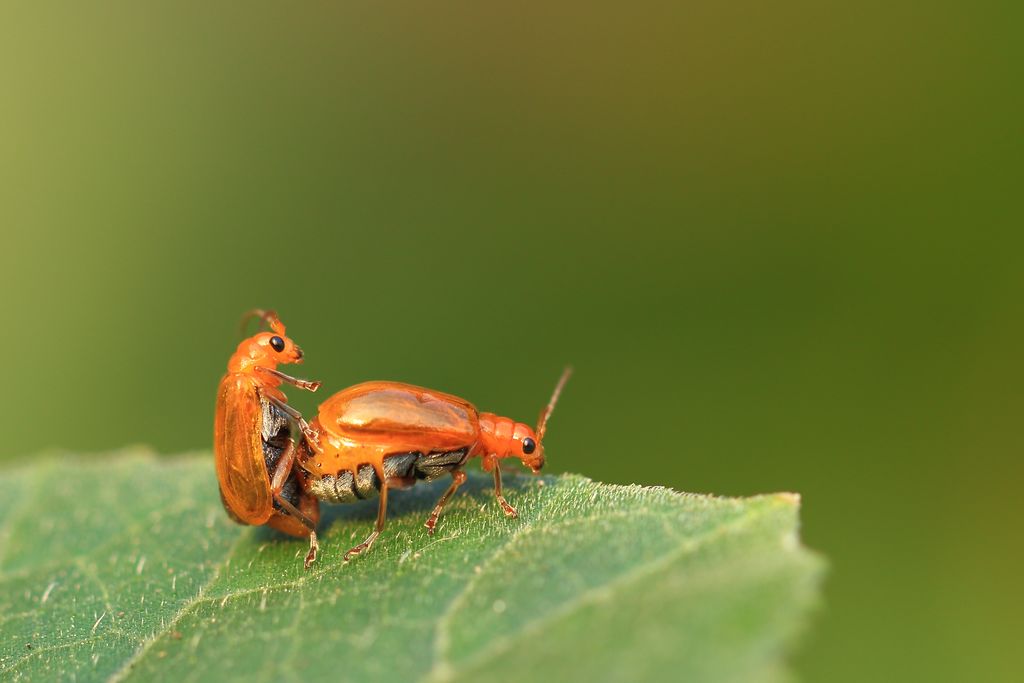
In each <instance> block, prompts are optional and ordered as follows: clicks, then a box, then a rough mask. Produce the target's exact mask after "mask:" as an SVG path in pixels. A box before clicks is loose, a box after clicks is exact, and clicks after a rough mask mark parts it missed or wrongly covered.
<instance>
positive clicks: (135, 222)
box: [0, 1, 1024, 681]
mask: <svg viewBox="0 0 1024 683" xmlns="http://www.w3.org/2000/svg"><path fill="white" fill-rule="evenodd" d="M143 5H145V7H143ZM848 5H849V6H846V5H843V4H839V3H830V4H824V5H823V4H821V3H815V2H800V1H788V2H784V3H782V4H777V3H776V4H770V3H768V4H766V3H756V2H739V3H701V4H695V3H631V4H630V3H619V4H616V5H613V6H610V7H609V6H604V5H598V4H580V5H571V4H568V3H557V2H544V3H517V4H516V5H515V6H508V5H500V6H499V5H494V4H492V3H478V4H476V5H475V6H468V7H467V6H461V5H455V4H448V3H436V2H431V3H416V2H409V3H407V2H399V3H387V4H381V3H350V4H347V5H346V6H344V7H341V8H338V7H329V6H328V5H327V4H326V3H311V4H307V5H305V6H302V7H298V6H291V5H289V4H286V3H246V4H245V5H244V6H243V5H224V6H216V5H212V4H209V3H169V4H168V5H166V6H163V7H157V6H155V5H152V4H149V3H127V2H126V3H123V4H120V5H110V4H105V3H103V4H99V3H83V4H77V3H75V4H72V3H63V4H57V5H49V4H44V3H32V4H31V5H29V4H25V5H22V4H20V3H18V4H15V3H4V4H2V5H0V86H2V91H0V102H2V106H0V230H2V234H3V242H2V252H0V266H2V274H3V283H4V287H3V295H2V296H3V299H2V302H3V307H2V313H3V318H4V333H3V340H4V349H5V353H6V355H7V358H8V361H7V370H6V371H5V386H6V389H5V392H4V395H5V396H4V398H3V404H2V405H3V411H2V413H3V430H4V433H5V434H6V436H5V439H4V446H3V448H2V451H0V456H2V458H4V459H6V460H7V461H9V462H14V461H25V460H30V459H31V458H32V454H33V453H36V452H38V451H40V450H43V449H47V448H51V447H61V448H68V449H75V450H84V451H103V450H107V449H111V448H113V447H117V446H121V445H124V444H128V443H146V444H151V445H152V446H153V447H154V448H156V449H158V450H160V451H162V452H167V453H173V452H180V451H185V450H196V449H205V448H208V447H209V444H210V440H211V430H212V409H213V401H214V390H215V387H216V383H217V381H218V379H219V377H220V375H221V374H222V372H223V370H224V366H225V363H226V361H227V358H228V355H229V354H230V353H231V351H232V350H233V348H234V346H235V344H236V343H237V336H236V335H237V323H238V318H239V316H240V314H241V313H242V312H243V311H244V310H246V309H248V308H251V307H254V306H263V307H273V308H276V309H278V310H279V311H280V313H281V315H282V317H283V319H284V321H285V322H286V323H287V325H288V330H289V333H290V334H291V335H292V336H293V337H294V338H295V339H296V341H298V343H300V344H301V345H302V346H303V347H304V348H305V350H306V352H307V357H308V361H307V363H306V364H305V365H304V366H303V367H301V368H298V369H297V372H296V374H299V375H301V376H305V377H311V378H315V379H321V380H324V382H325V384H326V389H327V390H330V391H333V390H335V389H339V388H342V387H344V386H347V385H349V384H352V383H355V382H358V381H362V380H367V379H401V380H405V381H409V382H414V383H419V384H424V385H428V386H431V387H435V388H438V389H443V390H446V391H450V392H453V393H456V394H459V395H462V396H465V397H467V398H469V399H470V400H472V401H474V402H475V403H476V404H477V405H478V406H480V407H481V408H483V409H487V410H494V411H498V412H502V413H505V414H508V415H510V416H513V417H517V418H518V419H522V420H526V421H532V420H533V419H534V416H535V415H536V413H537V411H538V410H539V408H540V407H541V405H542V404H543V403H544V401H545V400H546V399H547V397H548V394H549V392H550V390H551V387H552V385H553V383H554V381H555V379H556V378H557V376H558V373H559V371H560V370H561V368H562V366H563V365H564V364H566V363H569V362H571V363H572V364H574V365H575V366H576V370H577V373H576V375H575V377H574V378H573V380H572V382H571V383H570V385H569V386H568V388H567V390H566V392H565V395H564V397H563V401H562V403H561V405H560V406H559V409H558V410H557V411H556V413H555V416H554V418H553V420H552V422H551V429H550V433H549V438H548V439H547V450H548V462H549V464H550V468H551V470H553V471H556V472H558V471H576V472H581V473H584V474H587V475H589V476H591V477H593V478H595V479H599V480H605V481H611V482H623V483H626V482H642V483H648V484H665V485H669V486H672V487H675V488H679V489H683V490H688V491H700V492H714V493H720V494H730V495H741V494H751V493H756V492H763V491H775V490H792V491H799V492H801V493H802V494H803V496H804V511H803V518H804V536H805V539H806V542H807V543H808V544H809V545H810V546H812V547H814V548H816V549H818V550H820V551H822V552H823V553H824V554H826V555H827V556H828V557H829V558H830V562H831V566H832V569H831V572H830V576H829V579H828V583H827V587H826V604H825V606H824V608H823V609H822V610H821V612H820V613H819V614H818V616H817V618H816V620H815V621H814V623H813V626H812V627H811V629H810V631H809V635H808V637H807V639H806V640H805V642H804V644H803V647H802V648H801V650H800V653H799V655H798V656H797V658H796V663H797V668H798V671H799V672H800V673H801V674H802V675H803V677H804V678H806V679H808V680H814V681H825V680H828V681H863V680H900V679H908V680H909V679H914V680H999V679H1007V680H1009V679H1011V678H1014V677H1016V676H1019V674H1020V672H1021V671H1022V670H1024V656H1022V651H1021V648H1020V646H1019V637H1020V635H1021V633H1022V632H1024V631H1022V627H1024V623H1022V622H1024V618H1022V616H1021V615H1022V611H1021V610H1020V605H1021V604H1022V603H1021V599H1022V597H1024V596H1022V594H1021V590H1020V588H1019V586H1018V584H1019V581H1020V576H1021V573H1022V569H1024V566H1022V565H1024V547H1022V544H1021V522H1022V521H1024V514H1022V512H1024V504H1022V502H1021V493H1020V491H1019V487H1020V485H1021V483H1022V482H1024V476H1022V475H1024V459H1022V457H1021V456H1022V453H1024V438H1022V433H1024V428H1022V427H1024V425H1022V421H1021V415H1022V411H1024V389H1022V387H1024V362H1022V360H1021V357H1022V353H1021V351H1022V342H1024V321H1022V305H1021V304H1022V295H1024V277H1022V270H1021V268H1022V265H1024V252H1022V247H1024V240H1022V238H1021V229H1022V221H1021V211H1020V201H1021V200H1020V192H1021V189H1020V188H1021V180H1022V175H1021V169H1020V163H1021V158H1022V157H1021V152H1022V140H1024V135H1022V126H1021V121H1022V120H1024V119H1022V117H1021V114H1022V109H1024V108H1022V106H1021V105H1022V96H1021V93H1022V90H1021V81H1020V78H1019V77H1020V73H1021V67H1022V66H1024V59H1022V57H1024V48H1022V47H1021V45H1022V43H1021V41H1020V26H1021V21H1020V20H1021V18H1022V16H1021V12H1020V11H1019V10H1018V9H1017V8H1016V6H1014V5H1012V4H1010V3H1007V4H1006V5H1005V7H1003V6H999V5H984V4H971V5H970V6H968V5H967V4H963V3H928V5H927V9H922V7H923V6H914V5H912V4H911V3H870V2H869V3H848ZM285 369H288V368H285ZM290 395H291V398H292V402H293V403H294V404H295V405H297V406H298V407H299V408H300V409H301V410H303V411H305V412H307V413H312V412H313V411H314V410H315V406H316V404H317V399H322V398H323V397H324V396H325V395H326V393H325V394H321V395H318V396H315V397H314V396H311V395H308V394H304V393H301V392H297V391H291V392H290ZM211 477H212V474H211ZM212 485H213V484H212V479H211V486H212ZM125 494H126V495H130V492H127V491H126V492H125Z"/></svg>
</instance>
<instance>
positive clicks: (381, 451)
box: [299, 368, 570, 567]
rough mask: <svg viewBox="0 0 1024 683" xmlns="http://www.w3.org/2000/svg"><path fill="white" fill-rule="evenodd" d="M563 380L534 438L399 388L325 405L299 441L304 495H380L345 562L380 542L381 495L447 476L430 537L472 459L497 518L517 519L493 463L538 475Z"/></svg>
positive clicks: (337, 397) (450, 399)
mask: <svg viewBox="0 0 1024 683" xmlns="http://www.w3.org/2000/svg"><path fill="white" fill-rule="evenodd" d="M569 374H570V369H569V368H566V370H565V372H563V373H562V377H561V379H559V381H558V384H557V385H556V386H555V391H554V393H553V394H552V396H551V400H550V401H549V402H548V405H547V407H546V408H545V409H544V410H543V411H541V414H540V419H539V421H538V423H537V429H536V431H534V430H533V429H532V428H531V427H530V426H529V425H525V424H523V423H521V422H516V421H514V420H512V419H510V418H507V417H500V416H498V415H495V414H493V413H481V412H478V411H477V409H476V408H474V407H473V405H472V404H470V403H469V402H467V401H465V400H463V399H461V398H458V397H456V396H451V395H449V394H444V393H441V392H439V391H432V390H430V389H424V388H422V387H416V386H412V385H411V384H402V383H400V382H367V383H365V384H357V385H356V386H353V387H349V388H348V389H344V390H342V391H339V392H338V393H336V394H334V395H333V396H331V397H330V398H329V399H327V401H325V402H324V403H323V404H321V405H320V409H319V413H318V415H317V417H316V418H315V419H314V420H313V421H312V422H311V423H310V429H311V430H312V431H313V432H314V433H315V434H316V436H315V437H314V438H308V439H306V446H307V447H306V448H303V449H300V452H299V465H300V466H301V467H302V468H304V469H305V470H306V471H307V472H308V473H309V474H310V478H309V480H308V481H307V486H308V490H309V492H310V493H312V494H313V495H314V496H316V497H317V498H319V499H320V500H322V501H325V502H330V503H351V502H355V501H357V500H360V499H363V498H369V497H372V496H374V495H378V494H379V495H380V502H379V504H378V507H377V523H376V525H375V526H374V529H373V531H372V532H371V533H370V535H369V536H368V537H367V538H366V540H365V541H363V542H362V543H360V544H359V545H357V546H355V547H354V548H352V549H351V550H349V551H348V552H346V553H345V559H346V560H348V559H350V558H351V557H353V556H355V555H358V554H359V553H362V552H364V551H366V550H368V549H369V548H370V546H371V545H372V544H373V542H374V541H375V540H376V538H377V536H378V535H380V532H381V530H383V528H384V522H385V517H386V514H387V503H388V490H389V489H392V488H407V487H410V486H412V485H413V484H415V483H416V482H417V481H419V480H427V481H429V480H432V479H436V478H437V477H440V476H442V475H443V474H445V473H448V474H450V475H451V477H452V483H451V486H449V487H448V490H447V491H445V492H444V495H442V496H441V499H440V500H439V501H438V502H437V505H435V506H434V510H433V511H432V512H431V513H430V516H429V517H428V518H427V521H426V524H425V526H426V527H427V532H428V533H430V534H433V533H434V527H435V526H436V525H437V518H438V516H439V515H440V514H441V510H442V508H443V507H444V505H445V503H447V502H448V499H449V498H451V496H452V494H453V493H455V490H456V489H458V488H459V486H460V485H462V483H463V482H465V481H466V474H465V473H464V472H463V471H462V467H463V466H464V465H465V464H466V461H467V460H469V459H470V458H472V457H475V456H480V457H481V458H482V459H483V468H484V470H485V471H487V472H493V473H494V492H495V495H496V496H497V498H498V502H499V503H500V504H501V507H502V509H503V510H504V511H505V514H506V515H508V516H510V517H515V516H517V515H516V510H515V508H513V507H512V506H511V505H509V503H508V501H506V500H505V497H504V496H503V495H502V493H501V469H500V467H498V460H499V459H500V458H507V457H516V458H519V459H520V460H522V462H523V464H524V465H526V466H527V467H529V468H530V469H531V470H533V472H534V473H536V472H539V471H540V468H541V467H543V466H544V446H543V444H542V441H543V439H544V431H545V429H546V428H547V422H548V418H549V417H550V416H551V412H552V410H554V407H555V403H556V402H557V401H558V396H559V394H561V392H562V387H563V386H565V382H566V380H568V379H569ZM306 566H307V567H308V566H309V562H307V563H306Z"/></svg>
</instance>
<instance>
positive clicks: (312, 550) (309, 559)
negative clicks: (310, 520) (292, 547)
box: [303, 529, 320, 569]
mask: <svg viewBox="0 0 1024 683" xmlns="http://www.w3.org/2000/svg"><path fill="white" fill-rule="evenodd" d="M319 550H320V544H319V543H318V542H317V540H316V531H313V530H312V529H311V530H310V532H309V552H308V553H306V559H305V560H304V561H303V566H304V567H305V568H306V569H309V568H310V567H312V566H313V563H314V562H316V554H317V552H318V551H319Z"/></svg>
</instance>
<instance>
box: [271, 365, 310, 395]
mask: <svg viewBox="0 0 1024 683" xmlns="http://www.w3.org/2000/svg"><path fill="white" fill-rule="evenodd" d="M256 369H257V370H259V371H261V372H265V373H267V374H269V375H273V376H274V377H276V378H278V379H279V380H281V381H282V382H287V383H288V384H291V385H292V386H293V387H298V388H299V389H305V390H306V391H316V390H317V389H319V388H320V382H317V381H311V380H308V379H299V378H298V377H292V376H291V375H286V374H284V373H283V372H281V371H280V370H278V369H276V368H267V367H264V366H262V365H257V366H256Z"/></svg>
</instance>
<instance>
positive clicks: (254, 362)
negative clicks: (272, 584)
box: [213, 310, 320, 564]
mask: <svg viewBox="0 0 1024 683" xmlns="http://www.w3.org/2000/svg"><path fill="white" fill-rule="evenodd" d="M251 317H259V318H261V319H262V320H263V321H264V322H266V323H267V324H268V325H269V327H270V329H271V331H270V332H260V333H258V334H256V335H254V336H252V337H249V338H247V339H245V340H244V341H242V343H241V344H239V345H238V349H237V350H236V351H235V353H234V355H232V356H231V359H230V360H229V361H228V371H227V374H225V375H224V377H223V378H222V379H221V381H220V387H219V388H218V390H217V409H216V415H215V417H214V425H213V450H214V457H215V461H216V466H217V479H218V481H219V483H220V497H221V502H222V503H223V504H224V509H225V510H227V512H228V515H230V516H231V518H232V519H234V520H235V521H236V522H238V523H239V524H253V525H262V524H267V525H269V526H271V527H273V528H275V529H277V530H279V531H283V532H284V533H286V534H291V535H293V536H307V535H308V536H309V554H308V555H307V557H306V562H307V564H308V563H310V562H312V561H313V559H314V558H315V557H316V551H317V539H316V531H315V527H316V523H317V521H318V520H319V518H320V507H319V502H318V501H317V499H316V498H314V497H313V496H311V495H309V493H308V492H307V491H306V487H305V482H304V480H305V478H306V475H305V472H304V471H303V470H301V469H300V468H298V467H296V465H295V456H296V451H297V449H296V448H295V442H294V439H292V434H293V430H292V425H293V424H297V425H298V427H299V430H300V431H301V432H302V433H303V434H304V435H312V432H311V430H310V428H309V425H308V424H306V421H305V420H303V419H302V415H300V414H299V412H298V411H296V410H295V409H294V408H292V407H291V406H289V405H288V404H287V398H286V397H285V395H284V393H282V392H281V390H280V389H279V388H278V387H279V386H280V384H281V383H282V382H287V383H289V384H291V385H293V386H296V387H299V388H300V389H306V390H308V391H316V390H317V389H319V388H320V382H310V381H307V380H303V379H296V378H294V377H289V376H288V375H286V374H284V373H283V372H279V371H278V370H277V366H278V364H283V363H301V362H302V349H300V348H299V347H298V346H297V345H296V344H295V342H293V341H292V340H291V339H289V338H288V337H287V336H285V327H284V325H283V324H282V323H281V321H280V319H278V317H277V314H276V313H274V312H273V311H261V310H255V311H250V312H249V313H247V314H246V315H245V317H244V318H243V319H242V324H243V327H244V325H245V323H246V322H247V321H248V320H249V318H251Z"/></svg>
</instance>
